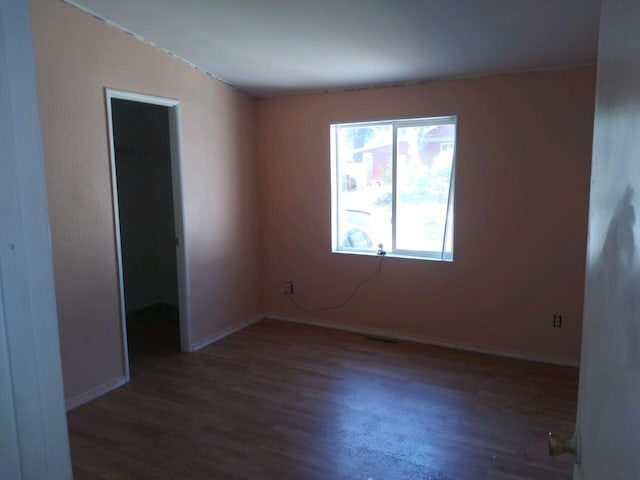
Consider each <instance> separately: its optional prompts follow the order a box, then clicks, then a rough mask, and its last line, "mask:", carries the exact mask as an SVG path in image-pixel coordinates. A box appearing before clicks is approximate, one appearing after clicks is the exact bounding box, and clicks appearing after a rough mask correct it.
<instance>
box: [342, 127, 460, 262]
mask: <svg viewBox="0 0 640 480" xmlns="http://www.w3.org/2000/svg"><path fill="white" fill-rule="evenodd" d="M455 140H456V117H454V116H452V117H436V118H422V119H409V120H391V121H383V122H368V123H349V124H337V125H331V169H332V236H333V251H334V252H341V253H375V252H376V251H377V250H378V248H379V245H380V244H382V245H383V249H384V250H385V251H386V252H387V254H389V255H395V256H404V257H417V258H427V259H432V260H445V261H453V201H454V179H455Z"/></svg>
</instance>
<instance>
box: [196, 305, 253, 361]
mask: <svg viewBox="0 0 640 480" xmlns="http://www.w3.org/2000/svg"><path fill="white" fill-rule="evenodd" d="M263 318H265V317H264V315H262V314H260V315H256V316H255V317H253V318H251V319H249V320H246V321H244V322H242V323H238V324H236V325H232V326H230V327H227V328H225V329H224V330H222V331H221V332H219V333H216V334H215V335H213V336H211V337H209V338H205V339H204V340H200V341H199V342H196V343H193V344H191V351H192V352H196V351H198V350H200V349H202V348H204V347H206V346H209V345H211V344H212V343H215V342H217V341H218V340H222V339H223V338H225V337H228V336H229V335H232V334H234V333H236V332H238V331H240V330H243V329H245V328H247V327H248V326H249V325H253V324H254V323H256V322H259V321H260V320H262V319H263Z"/></svg>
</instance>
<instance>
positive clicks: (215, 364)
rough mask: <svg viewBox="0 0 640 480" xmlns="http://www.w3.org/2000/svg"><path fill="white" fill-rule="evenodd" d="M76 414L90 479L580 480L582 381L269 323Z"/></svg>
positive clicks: (140, 360)
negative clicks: (576, 443) (560, 448)
mask: <svg viewBox="0 0 640 480" xmlns="http://www.w3.org/2000/svg"><path fill="white" fill-rule="evenodd" d="M131 372H132V376H131V382H130V383H129V384H127V385H125V386H124V387H121V388H119V389H118V390H115V391H113V392H111V393H109V394H107V395H105V396H103V397H101V398H99V399H97V400H95V401H93V402H91V403H88V404H86V405H83V406H81V407H79V408H77V409H75V410H73V411H71V412H69V414H68V420H69V432H70V438H71V452H72V460H73V468H74V475H75V478H76V479H77V480H78V479H95V478H109V479H165V478H166V479H203V480H204V479H206V480H211V479H225V480H226V479H229V480H233V479H278V480H279V479H305V480H307V479H363V480H369V479H371V480H383V479H384V480H388V479H428V480H454V479H455V480H474V479H492V480H507V479H508V480H516V479H540V480H554V479H558V480H560V479H562V480H568V479H570V478H571V472H572V463H571V459H570V458H562V457H561V458H550V457H548V456H547V451H546V432H547V431H549V430H553V431H556V432H558V433H561V434H564V435H570V434H571V433H572V431H573V427H574V420H575V409H576V399H577V385H578V371H577V370H576V369H573V368H566V367H555V366H550V365H543V364H537V363H532V362H526V361H520V360H513V359H506V358H499V357H492V356H488V355H481V354H475V353H468V352H460V351H455V350H448V349H445V348H439V347H430V346H425V345H418V344H412V343H408V342H402V343H398V344H393V343H383V342H379V341H375V340H370V339H367V338H365V337H364V336H362V335H358V334H352V333H345V332H339V331H334V330H328V329H321V328H316V327H311V326H303V325H295V324H289V323H284V322H278V321H272V320H263V321H261V322H259V323H257V324H255V325H253V326H251V327H250V328H247V329H245V330H243V331H241V332H238V333H236V334H235V335H232V336H230V337H228V338H226V339H224V340H221V341H220V342H218V343H216V344H214V345H211V346H209V347H207V348H205V349H203V350H201V351H199V352H197V353H194V354H188V355H187V354H179V353H176V354H168V353H162V354H157V353H150V354H142V355H136V356H135V358H133V359H132V362H131Z"/></svg>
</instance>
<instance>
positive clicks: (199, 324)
mask: <svg viewBox="0 0 640 480" xmlns="http://www.w3.org/2000/svg"><path fill="white" fill-rule="evenodd" d="M31 11H32V20H33V32H34V42H35V59H36V69H37V76H38V85H39V87H38V88H39V97H40V109H41V120H42V134H43V142H44V156H45V169H46V176H47V188H48V200H49V210H50V215H51V230H52V241H53V257H54V269H55V278H56V295H57V302H58V316H59V322H60V337H61V350H62V363H63V372H64V384H65V396H66V398H67V399H70V398H74V397H77V396H79V395H82V394H84V393H86V392H87V391H89V390H91V389H92V388H95V387H97V386H100V385H102V384H105V383H106V382H109V381H112V380H113V379H115V378H117V377H120V376H121V375H123V358H122V351H121V328H120V314H119V300H118V281H117V270H116V250H115V240H114V238H115V237H114V219H113V212H112V199H111V178H110V170H109V169H110V164H109V156H108V146H107V125H106V111H105V100H104V88H105V87H110V88H115V89H120V90H126V91H133V92H140V93H145V94H149V95H157V96H163V97H170V98H176V99H179V100H180V102H181V106H182V142H183V162H184V163H183V177H184V178H183V180H184V203H185V210H186V212H187V213H186V218H185V224H186V242H187V248H188V258H189V269H190V278H189V280H190V286H191V292H190V298H189V303H190V307H191V315H192V341H193V342H194V343H197V342H199V341H202V340H206V339H208V338H210V337H212V336H214V335H216V334H217V333H220V332H221V331H223V330H224V329H226V328H229V327H231V326H233V325H237V324H240V323H242V322H245V321H248V320H250V319H253V318H254V317H255V316H256V314H257V312H258V304H257V301H258V283H257V280H258V278H257V267H256V265H257V263H258V259H257V254H256V246H257V245H256V240H257V238H258V224H257V221H258V218H257V215H256V206H255V201H256V198H255V197H256V195H255V191H256V176H255V168H254V164H255V148H254V147H255V145H254V140H253V139H254V136H255V134H254V111H253V109H254V102H253V100H252V99H250V98H249V97H247V96H245V95H243V94H240V93H238V92H237V91H235V90H234V89H233V88H231V87H229V86H227V85H224V84H222V83H221V82H218V81H216V80H214V79H212V78H210V77H208V76H207V75H204V74H202V73H200V72H198V71H196V70H195V69H193V68H191V67H189V66H187V65H186V64H184V63H182V62H180V61H179V60H177V59H175V58H173V57H171V56H170V55H168V54H166V53H163V52H162V51H160V50H157V49H155V48H153V47H150V46H148V45H146V44H144V43H142V42H140V41H138V40H136V39H135V38H134V37H132V36H130V35H128V34H126V33H123V32H121V31H119V30H118V29H116V28H114V27H111V26H108V25H106V24H105V23H103V22H101V21H99V20H96V19H95V18H93V17H92V16H90V15H88V14H86V13H84V12H81V11H80V10H78V9H76V8H73V7H70V6H68V5H65V4H63V3H61V2H60V1H57V0H32V2H31Z"/></svg>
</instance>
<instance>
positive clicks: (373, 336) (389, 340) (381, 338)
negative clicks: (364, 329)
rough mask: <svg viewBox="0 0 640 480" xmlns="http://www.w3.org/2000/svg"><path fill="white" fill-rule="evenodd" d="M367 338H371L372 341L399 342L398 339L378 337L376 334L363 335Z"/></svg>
mask: <svg viewBox="0 0 640 480" xmlns="http://www.w3.org/2000/svg"><path fill="white" fill-rule="evenodd" d="M365 338H366V339H367V340H373V341H374V342H384V343H400V342H398V340H395V339H393V338H389V337H380V336H378V335H367V336H366V337H365Z"/></svg>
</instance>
